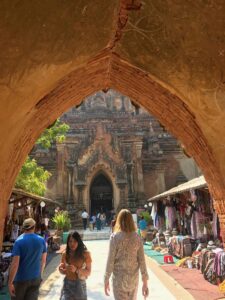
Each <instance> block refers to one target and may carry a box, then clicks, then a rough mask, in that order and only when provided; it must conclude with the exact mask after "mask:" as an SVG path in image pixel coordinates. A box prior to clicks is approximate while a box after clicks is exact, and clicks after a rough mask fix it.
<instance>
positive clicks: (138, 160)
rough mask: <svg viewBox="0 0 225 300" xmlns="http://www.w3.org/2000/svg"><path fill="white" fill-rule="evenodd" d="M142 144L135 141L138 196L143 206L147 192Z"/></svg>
mask: <svg viewBox="0 0 225 300" xmlns="http://www.w3.org/2000/svg"><path fill="white" fill-rule="evenodd" d="M142 145H143V142H142V141H139V142H135V150H136V171H137V179H136V180H137V182H136V186H137V197H138V200H139V201H138V202H139V205H140V206H142V205H144V204H145V202H146V201H145V194H144V191H145V189H144V177H143V168H142V160H141V157H142Z"/></svg>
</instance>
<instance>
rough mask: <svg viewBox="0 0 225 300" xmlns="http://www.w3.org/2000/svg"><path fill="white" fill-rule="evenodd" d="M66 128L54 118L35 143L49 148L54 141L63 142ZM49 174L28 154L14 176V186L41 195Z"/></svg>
mask: <svg viewBox="0 0 225 300" xmlns="http://www.w3.org/2000/svg"><path fill="white" fill-rule="evenodd" d="M68 130H69V126H68V125H67V124H65V123H60V121H59V120H56V121H55V122H54V123H53V124H52V125H51V126H49V127H48V128H47V129H46V130H45V131H44V132H43V134H42V135H41V137H40V138H39V139H38V140H37V142H36V144H39V145H41V146H42V147H43V148H45V149H47V148H50V147H51V145H52V143H53V142H54V141H58V142H60V143H61V142H63V141H64V140H65V134H66V133H67V131H68ZM50 176H51V173H49V172H48V171H46V170H45V169H44V168H43V167H40V166H38V164H37V162H36V160H35V159H31V158H30V157H29V156H28V158H27V159H26V161H25V163H24V165H23V166H22V169H21V170H20V173H19V175H18V176H17V178H16V183H15V187H16V188H20V189H23V190H25V191H27V192H29V193H33V194H36V195H39V196H43V195H44V193H45V191H46V182H47V180H48V179H49V178H50Z"/></svg>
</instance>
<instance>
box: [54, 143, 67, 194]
mask: <svg viewBox="0 0 225 300" xmlns="http://www.w3.org/2000/svg"><path fill="white" fill-rule="evenodd" d="M56 147H57V166H58V172H57V199H62V198H64V173H65V170H64V160H65V152H64V150H65V144H60V143H57V144H56Z"/></svg>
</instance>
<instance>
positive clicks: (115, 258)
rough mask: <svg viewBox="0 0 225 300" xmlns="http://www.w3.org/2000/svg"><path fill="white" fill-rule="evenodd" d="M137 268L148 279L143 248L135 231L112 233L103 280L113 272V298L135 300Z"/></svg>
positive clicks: (106, 279)
mask: <svg viewBox="0 0 225 300" xmlns="http://www.w3.org/2000/svg"><path fill="white" fill-rule="evenodd" d="M139 269H140V271H141V275H142V279H148V273H147V268H146V263H145V256H144V249H143V244H142V241H141V238H140V237H139V235H138V234H137V233H136V232H132V233H125V232H117V233H113V234H112V235H111V237H110V247H109V254H108V261H107V266H106V271H105V282H106V281H108V280H109V278H110V276H111V274H112V273H113V293H114V297H115V300H136V298H137V288H138V275H139Z"/></svg>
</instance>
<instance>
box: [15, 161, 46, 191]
mask: <svg viewBox="0 0 225 300" xmlns="http://www.w3.org/2000/svg"><path fill="white" fill-rule="evenodd" d="M50 176H51V173H50V172H48V171H46V170H45V169H44V168H43V167H40V166H38V164H37V162H36V160H35V159H31V158H30V157H29V156H28V157H27V159H26V161H25V163H24V164H23V166H22V168H21V170H20V172H19V174H18V176H17V178H16V183H15V187H16V188H20V189H23V190H25V191H27V192H30V193H33V194H36V195H39V196H43V195H44V193H45V190H46V182H47V180H48V179H49V178H50Z"/></svg>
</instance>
